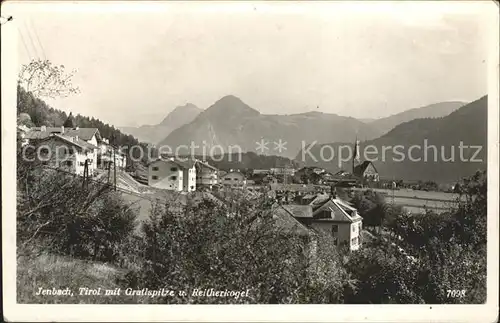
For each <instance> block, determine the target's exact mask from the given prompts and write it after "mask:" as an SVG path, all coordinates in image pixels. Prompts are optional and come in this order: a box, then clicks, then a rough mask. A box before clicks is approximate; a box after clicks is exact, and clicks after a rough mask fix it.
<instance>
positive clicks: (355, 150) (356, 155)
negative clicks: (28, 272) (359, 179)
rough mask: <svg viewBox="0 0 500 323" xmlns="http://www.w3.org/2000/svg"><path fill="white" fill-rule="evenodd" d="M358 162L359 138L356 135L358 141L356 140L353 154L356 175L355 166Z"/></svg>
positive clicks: (353, 166)
mask: <svg viewBox="0 0 500 323" xmlns="http://www.w3.org/2000/svg"><path fill="white" fill-rule="evenodd" d="M356 163H357V164H359V140H358V137H357V136H356V141H355V142H354V154H353V155H352V174H353V175H354V168H355V167H356Z"/></svg>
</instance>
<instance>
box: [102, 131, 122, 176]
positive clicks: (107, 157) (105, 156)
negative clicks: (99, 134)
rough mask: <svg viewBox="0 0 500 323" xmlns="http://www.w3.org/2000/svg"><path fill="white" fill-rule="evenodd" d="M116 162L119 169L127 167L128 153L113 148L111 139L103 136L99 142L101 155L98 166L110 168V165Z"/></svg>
mask: <svg viewBox="0 0 500 323" xmlns="http://www.w3.org/2000/svg"><path fill="white" fill-rule="evenodd" d="M113 161H114V162H115V163H116V167H117V169H125V166H126V164H127V161H126V155H125V154H124V153H123V152H121V151H120V150H119V149H115V148H113V146H111V145H110V144H109V140H108V139H106V138H103V139H102V140H101V142H100V143H99V156H98V163H97V167H99V168H101V169H108V167H109V165H112V164H113Z"/></svg>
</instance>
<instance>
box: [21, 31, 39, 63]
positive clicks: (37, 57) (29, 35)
mask: <svg viewBox="0 0 500 323" xmlns="http://www.w3.org/2000/svg"><path fill="white" fill-rule="evenodd" d="M23 24H24V28H25V29H26V32H27V34H28V39H29V41H30V43H31V45H32V46H33V48H34V50H35V56H36V57H35V58H36V59H38V60H40V55H38V50H37V48H36V46H35V43H34V42H33V38H31V32H30V31H29V29H28V27H27V25H26V22H23Z"/></svg>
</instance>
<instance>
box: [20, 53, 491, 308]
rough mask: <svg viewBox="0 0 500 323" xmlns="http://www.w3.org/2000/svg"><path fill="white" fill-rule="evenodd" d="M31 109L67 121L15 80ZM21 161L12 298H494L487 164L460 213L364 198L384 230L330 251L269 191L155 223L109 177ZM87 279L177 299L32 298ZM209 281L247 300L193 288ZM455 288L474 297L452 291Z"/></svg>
mask: <svg viewBox="0 0 500 323" xmlns="http://www.w3.org/2000/svg"><path fill="white" fill-rule="evenodd" d="M35 63H36V62H35ZM33 66H37V65H36V64H35V65H33ZM29 79H31V78H28V80H29ZM28 88H29V86H28ZM56 88H59V87H56ZM50 93H52V92H50ZM23 113H24V114H28V118H24V119H23V118H20V119H23V120H20V122H28V123H29V122H34V123H35V124H36V125H42V124H44V125H55V124H57V123H59V122H62V120H64V119H66V115H64V114H62V113H61V112H60V111H56V110H53V109H50V108H48V107H47V106H46V105H45V103H43V101H41V100H39V99H38V98H36V97H35V96H33V95H32V93H29V92H28V91H25V90H24V89H23V88H21V87H19V88H18V114H19V115H20V116H21V115H22V114H23ZM25 117H26V116H25ZM78 118H80V120H77V121H78V123H79V125H80V126H82V127H83V126H88V127H98V128H99V129H100V130H101V132H102V134H103V135H104V136H105V137H109V138H112V137H113V138H114V139H115V144H119V145H122V144H123V145H127V144H128V145H130V144H137V141H136V140H135V139H133V138H131V137H129V136H125V135H123V134H121V133H119V131H118V130H116V129H114V128H113V127H110V126H109V125H104V124H102V123H101V122H100V121H98V120H94V119H88V118H83V117H79V116H77V117H76V119H78ZM18 148H20V144H19V142H18ZM19 151H20V149H19ZM249 156H250V157H249V159H252V158H251V157H252V156H251V155H249ZM19 157H20V156H19V155H18V158H17V162H18V164H17V231H16V232H17V247H18V250H17V301H18V302H21V303H223V304H226V303H282V304H283V303H352V304H356V303H365V304H366V303H373V304H378V303H431V304H433V303H482V302H484V301H485V297H486V224H487V215H486V214H487V212H486V204H487V203H486V202H487V186H486V173H485V172H478V173H477V174H475V175H474V176H473V177H471V178H470V179H469V180H468V181H467V182H466V183H464V185H462V186H461V187H460V192H459V193H460V194H462V195H463V196H464V197H465V198H464V199H459V201H458V202H457V207H456V208H454V209H450V212H448V213H444V214H439V215H438V214H434V213H431V212H429V213H428V214H426V215H425V216H418V217H415V216H412V215H411V214H406V213H405V212H403V210H402V209H401V208H397V207H391V206H390V205H388V204H387V203H385V200H384V198H383V196H380V195H378V194H376V193H374V192H371V191H368V192H365V193H363V194H360V195H356V196H355V197H354V198H353V201H352V202H353V203H354V205H355V206H356V208H357V209H358V210H359V211H360V213H361V215H362V216H363V218H364V221H363V222H364V226H366V227H368V228H370V229H371V230H372V231H373V232H376V233H377V235H376V238H375V239H373V240H372V241H370V242H367V241H365V242H364V244H363V247H362V248H361V249H360V250H359V251H357V252H352V253H349V252H347V251H345V250H338V249H336V248H334V247H333V246H332V244H331V243H330V241H329V238H328V237H318V236H311V235H304V234H301V233H300V232H299V231H298V230H297V228H295V227H293V226H291V225H290V223H289V222H287V221H286V220H284V219H282V218H279V217H277V216H276V215H274V213H273V212H270V211H271V206H272V205H273V204H274V202H275V201H272V200H269V199H267V198H265V197H262V198H261V199H259V200H254V201H249V200H247V199H245V197H238V196H236V195H234V196H225V197H221V198H222V202H221V203H215V202H214V201H213V200H210V199H203V198H201V199H197V200H194V199H188V201H187V203H185V204H184V203H183V204H181V205H177V204H176V203H175V202H172V203H168V204H156V205H154V206H153V207H152V208H151V212H150V216H149V218H148V219H147V220H145V221H144V220H143V221H140V223H138V222H139V221H138V220H137V212H138V210H137V209H138V207H137V205H136V204H135V203H133V202H129V201H127V200H126V199H124V198H123V196H122V195H120V194H119V193H117V192H115V191H113V190H111V189H110V187H108V186H107V185H105V184H99V183H94V182H91V181H90V182H82V179H81V178H80V177H77V176H73V175H68V174H66V173H60V172H57V171H53V170H47V169H44V168H43V167H42V166H41V165H39V164H37V163H36V162H26V161H25V159H23V158H19ZM262 162H263V163H267V162H268V161H265V160H264V161H262ZM138 225H139V226H140V230H139V232H138V231H137V230H136V228H137V226H138ZM314 241H316V242H317V247H316V248H315V247H314V246H315V244H314ZM83 287H87V288H91V289H93V288H94V289H96V288H102V289H110V290H111V289H115V288H120V289H121V290H122V291H124V290H125V289H127V288H130V289H133V290H141V289H143V288H149V289H151V290H154V289H160V288H168V289H171V290H174V291H176V293H175V294H174V295H170V294H169V295H165V296H160V297H143V296H127V295H124V294H123V293H122V294H121V295H119V296H105V295H104V296H102V295H101V296H93V295H75V296H73V297H68V296H58V295H55V296H54V295H50V296H47V295H36V293H37V292H38V291H39V288H48V289H52V288H56V289H58V288H59V289H65V288H70V289H71V290H72V291H73V292H74V293H75V294H76V293H77V292H78V290H79V288H83ZM205 288H215V289H217V290H225V289H228V290H238V291H246V292H247V294H246V295H245V296H244V297H226V296H224V297H204V296H197V295H194V294H193V293H192V291H193V290H194V289H201V290H203V289H205ZM450 290H459V291H462V290H463V291H465V292H464V293H460V294H459V297H456V295H454V296H451V295H450V293H449V291H450ZM179 291H185V292H186V294H182V293H179Z"/></svg>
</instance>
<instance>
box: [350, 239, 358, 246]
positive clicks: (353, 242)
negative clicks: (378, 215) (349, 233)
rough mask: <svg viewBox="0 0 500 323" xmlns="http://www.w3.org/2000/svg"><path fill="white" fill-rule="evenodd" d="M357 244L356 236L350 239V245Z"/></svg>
mask: <svg viewBox="0 0 500 323" xmlns="http://www.w3.org/2000/svg"><path fill="white" fill-rule="evenodd" d="M357 244H358V237H356V238H352V239H351V245H353V246H356V245H357Z"/></svg>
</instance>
